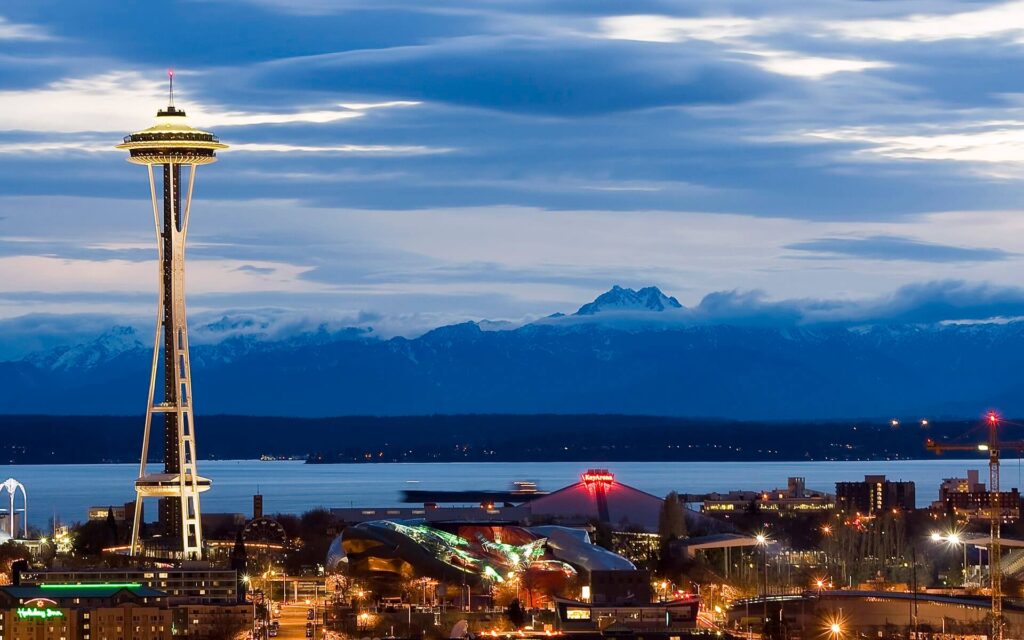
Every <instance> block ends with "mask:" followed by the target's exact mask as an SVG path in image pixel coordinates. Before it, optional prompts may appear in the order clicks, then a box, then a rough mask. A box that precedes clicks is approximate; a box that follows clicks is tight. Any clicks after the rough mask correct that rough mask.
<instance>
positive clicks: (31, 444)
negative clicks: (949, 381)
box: [0, 415, 1016, 464]
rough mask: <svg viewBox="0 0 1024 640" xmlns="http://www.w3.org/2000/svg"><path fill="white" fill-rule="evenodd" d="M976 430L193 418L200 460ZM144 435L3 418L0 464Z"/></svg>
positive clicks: (744, 453) (876, 447)
mask: <svg viewBox="0 0 1024 640" xmlns="http://www.w3.org/2000/svg"><path fill="white" fill-rule="evenodd" d="M1011 422H1012V421H1011ZM976 424H977V421H955V422H953V421H950V422H941V421H933V422H931V423H930V424H929V425H928V426H927V427H922V426H921V425H920V424H919V423H917V422H916V421H910V420H908V421H906V422H904V423H901V424H900V425H899V426H897V427H893V426H892V425H891V424H889V423H888V422H887V421H884V420H861V421H842V422H799V423H793V422H787V423H767V422H730V421H715V420H698V419H684V418H659V417H651V416H622V415H454V416H407V417H365V416H351V417H338V418H315V419H302V418H281V417H251V416H223V415H218V416H200V417H198V418H197V424H196V428H197V431H199V432H200V433H202V442H203V446H202V448H201V449H200V450H199V454H200V457H201V458H204V459H222V460H223V459H256V458H259V457H261V456H273V457H285V456H292V457H300V458H308V461H309V462H315V463H332V462H451V461H495V462H497V461H509V462H518V461H530V462H536V461H588V462H599V461H647V460H649V461H668V460H680V461H697V460H707V461H733V460H735V461H741V460H779V461H783V460H885V459H900V458H902V459H908V458H932V457H933V455H932V454H929V453H927V452H926V451H925V450H924V446H923V443H924V439H925V438H926V437H931V438H934V439H936V440H937V441H940V442H941V441H944V440H949V441H953V439H954V438H958V437H960V436H961V434H963V433H965V432H967V431H968V430H969V429H970V427H972V426H974V425H976ZM1008 428H1010V429H1013V428H1015V427H1008ZM141 430H142V417H141V416H114V417H110V416H19V415H7V416H0V432H2V433H3V434H4V438H3V442H2V443H0V464H46V463H98V462H134V461H137V460H138V455H139V452H138V447H139V444H140V437H141V435H140V434H141V432H142V431H141ZM1014 437H1016V436H1014ZM957 441H962V440H957ZM157 448H158V447H154V451H153V453H154V454H158V453H159V452H158V451H157V450H156V449H157ZM970 455H971V454H970V452H968V454H967V455H966V456H965V457H970ZM953 457H955V456H953Z"/></svg>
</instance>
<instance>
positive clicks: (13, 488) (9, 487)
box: [0, 478, 28, 538]
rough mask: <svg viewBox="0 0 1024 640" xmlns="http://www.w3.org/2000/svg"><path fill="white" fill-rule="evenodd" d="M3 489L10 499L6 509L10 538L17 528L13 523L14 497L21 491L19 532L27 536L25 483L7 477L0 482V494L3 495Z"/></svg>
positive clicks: (16, 531)
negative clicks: (8, 507)
mask: <svg viewBox="0 0 1024 640" xmlns="http://www.w3.org/2000/svg"><path fill="white" fill-rule="evenodd" d="M5 491H6V492H7V497H8V498H9V499H10V509H9V510H8V511H7V533H9V534H11V537H12V538H14V537H16V536H17V535H18V529H17V527H16V526H15V525H14V514H15V509H14V499H15V497H16V496H17V495H18V492H19V491H21V533H22V537H24V538H28V494H26V493H25V485H23V484H21V483H20V482H18V481H17V480H15V479H14V478H7V479H6V480H4V481H3V483H0V495H3V494H4V492H5Z"/></svg>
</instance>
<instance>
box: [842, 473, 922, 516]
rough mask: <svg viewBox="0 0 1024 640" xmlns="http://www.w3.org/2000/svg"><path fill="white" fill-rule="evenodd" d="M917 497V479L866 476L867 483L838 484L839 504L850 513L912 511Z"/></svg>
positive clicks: (867, 513)
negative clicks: (889, 478)
mask: <svg viewBox="0 0 1024 640" xmlns="http://www.w3.org/2000/svg"><path fill="white" fill-rule="evenodd" d="M915 500H916V497H915V493H914V483H913V482H910V481H902V480H900V481H893V480H886V478H885V476H883V475H866V476H864V480H863V482H857V481H848V482H837V483H836V507H837V508H838V509H840V510H841V511H844V512H846V513H860V514H864V515H870V514H874V513H877V512H881V511H891V510H893V509H898V510H901V511H910V510H913V509H914V508H915V506H916V502H915Z"/></svg>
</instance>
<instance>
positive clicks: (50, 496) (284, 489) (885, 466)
mask: <svg viewBox="0 0 1024 640" xmlns="http://www.w3.org/2000/svg"><path fill="white" fill-rule="evenodd" d="M588 468H607V469H609V470H610V471H611V472H612V473H614V474H615V475H616V478H617V479H618V480H619V481H621V482H624V483H626V484H628V485H631V486H633V487H636V488H638V489H642V490H644V491H648V492H650V493H653V494H655V495H658V496H664V495H665V494H667V493H668V492H669V491H679V492H681V493H682V492H685V493H706V492H711V491H719V492H725V491H729V490H732V489H746V490H766V489H772V488H775V487H785V486H786V478H788V477H790V476H802V477H804V478H806V479H807V487H808V488H809V489H818V490H821V491H828V492H833V491H834V490H835V483H836V482H838V481H840V480H862V479H863V477H864V475H866V474H884V475H886V476H887V477H888V478H889V479H892V480H913V481H914V482H915V483H916V484H917V503H918V506H926V505H927V504H928V503H930V502H931V501H933V500H935V499H936V498H937V496H938V490H939V484H940V483H941V482H942V479H943V478H950V477H963V476H964V475H965V474H966V471H967V469H978V470H980V471H981V477H982V478H987V477H988V472H987V466H986V465H985V463H984V462H983V461H975V460H948V459H937V460H900V461H886V462H591V463H588V462H536V463H532V462H466V463H422V464H417V463H403V464H325V465H310V464H304V463H302V462H300V461H278V462H261V461H257V460H219V461H202V462H200V465H199V469H200V473H202V475H204V476H206V477H208V478H210V479H211V480H212V481H213V488H212V489H211V490H210V491H208V492H207V493H204V494H203V496H202V507H203V510H204V511H206V512H241V513H245V514H250V513H251V509H252V495H253V494H254V493H255V492H256V491H257V489H258V490H259V491H260V492H261V493H262V494H263V496H264V510H265V511H266V512H268V513H276V512H287V513H301V512H303V511H306V510H308V509H312V508H314V507H319V506H323V507H350V506H355V507H387V506H398V505H400V504H401V502H400V500H401V495H400V494H401V491H402V490H403V489H411V488H416V489H507V488H509V486H510V485H511V483H512V482H513V481H515V480H532V481H534V482H536V483H537V484H538V485H539V487H540V488H541V489H544V490H547V491H553V490H555V489H559V488H561V487H564V486H566V485H568V484H571V483H573V482H576V481H577V480H578V479H579V475H580V473H581V472H583V471H585V470H587V469H588ZM137 473H138V465H133V464H87V465H74V464H68V465H3V466H0V480H2V479H3V478H6V477H13V478H16V479H17V480H19V481H20V482H21V483H22V484H24V485H25V487H26V489H27V492H28V505H29V522H30V523H31V524H34V525H37V526H40V527H43V526H45V525H46V524H47V522H48V521H49V519H50V518H51V517H52V516H54V515H56V516H58V518H59V520H60V521H62V522H76V521H82V520H85V519H86V517H87V509H88V508H89V507H90V506H94V505H111V504H114V505H118V504H123V503H125V502H128V501H130V500H132V499H134V497H135V493H134V490H133V484H132V483H133V482H134V479H135V477H136V475H137ZM1020 478H1021V467H1020V463H1019V461H1018V460H1006V461H1005V462H1004V464H1003V477H1002V485H1003V487H1004V490H1006V489H1009V488H1010V487H1019V486H1020ZM4 502H6V497H5V498H4ZM155 507H156V505H155V502H154V504H153V508H152V510H150V509H147V513H148V514H150V516H151V517H152V516H153V515H155V513H156V511H155Z"/></svg>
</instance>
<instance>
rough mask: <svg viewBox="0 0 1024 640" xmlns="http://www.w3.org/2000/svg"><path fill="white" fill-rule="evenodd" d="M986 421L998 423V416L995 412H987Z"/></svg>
mask: <svg viewBox="0 0 1024 640" xmlns="http://www.w3.org/2000/svg"><path fill="white" fill-rule="evenodd" d="M988 421H989V422H998V421H999V416H997V415H996V412H995V411H989V412H988Z"/></svg>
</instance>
